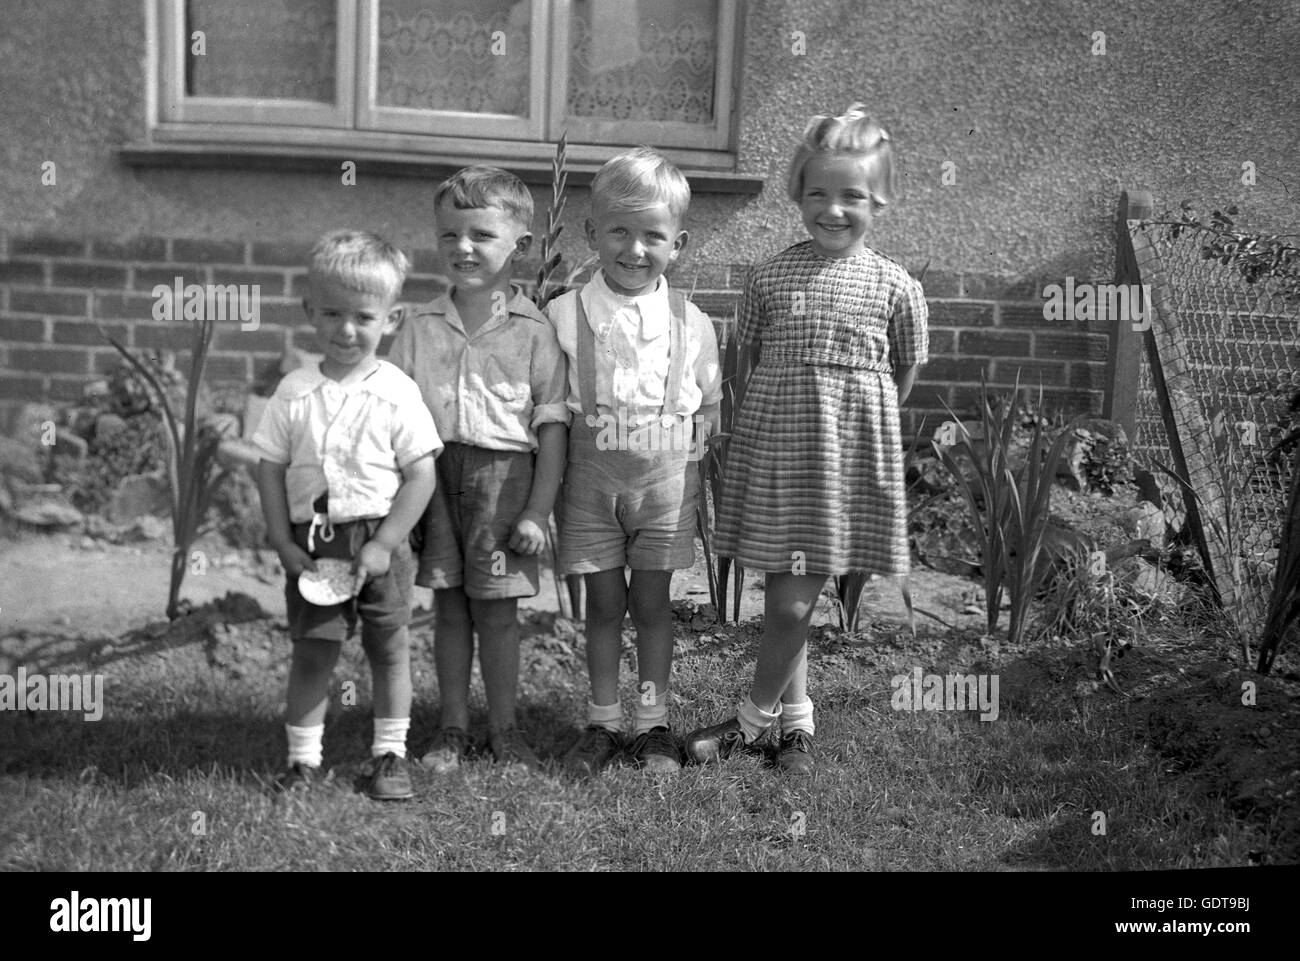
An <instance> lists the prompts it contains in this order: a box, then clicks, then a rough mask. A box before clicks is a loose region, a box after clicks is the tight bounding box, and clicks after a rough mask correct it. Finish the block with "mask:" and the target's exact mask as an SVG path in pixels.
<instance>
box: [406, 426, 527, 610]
mask: <svg viewBox="0 0 1300 961" xmlns="http://www.w3.org/2000/svg"><path fill="white" fill-rule="evenodd" d="M533 462H534V454H533V453H532V452H531V451H508V450H488V449H486V448H483V447H475V446H473V445H472V444H459V443H455V442H452V443H449V444H447V446H446V447H445V448H444V449H443V452H442V453H441V454H440V455H439V456H438V460H437V470H438V486H437V488H436V489H435V491H434V493H433V499H432V500H430V501H429V507H428V509H427V510H426V511H425V512H424V517H422V518H421V519H420V525H419V529H420V532H421V535H422V541H423V543H422V546H421V549H420V563H419V569H418V570H417V572H416V575H415V583H417V584H419V585H420V586H421V587H431V588H433V589H434V590H441V589H443V588H449V587H459V588H462V589H463V590H464V591H465V595H466V596H467V597H472V598H475V599H477V600H504V599H507V598H512V597H532V596H534V595H535V594H536V593H537V585H538V576H537V558H536V557H535V556H531V555H526V554H517V553H515V552H514V551H512V550H511V549H510V534H511V531H512V530H513V529H514V526H515V520H516V519H518V517H519V515H520V514H522V513H523V512H524V509H525V508H526V507H527V506H528V498H529V496H530V495H531V494H532V491H533Z"/></svg>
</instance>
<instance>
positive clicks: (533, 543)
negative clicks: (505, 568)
mask: <svg viewBox="0 0 1300 961" xmlns="http://www.w3.org/2000/svg"><path fill="white" fill-rule="evenodd" d="M544 547H546V518H545V517H543V516H542V515H541V514H539V513H538V512H537V511H524V512H523V513H522V514H520V515H519V517H518V519H517V520H516V521H515V528H514V530H513V531H512V532H511V534H510V549H511V550H512V551H514V552H515V553H516V554H526V555H528V556H534V555H537V554H540V553H541V552H542V549H543V548H544Z"/></svg>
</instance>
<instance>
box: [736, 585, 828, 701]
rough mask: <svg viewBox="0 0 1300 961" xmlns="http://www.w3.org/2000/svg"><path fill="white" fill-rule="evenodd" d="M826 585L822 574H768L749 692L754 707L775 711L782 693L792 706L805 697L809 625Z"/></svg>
mask: <svg viewBox="0 0 1300 961" xmlns="http://www.w3.org/2000/svg"><path fill="white" fill-rule="evenodd" d="M825 583H826V578H825V577H824V576H823V575H819V574H784V573H782V574H768V575H767V592H766V597H765V598H764V602H763V640H762V641H761V642H760V644H759V648H758V665H757V666H756V667H755V668H754V683H753V685H752V686H751V687H750V689H749V697H750V700H751V701H753V702H754V706H755V707H758V708H761V709H762V710H764V711H768V712H774V711H775V710H776V706H777V703H778V702H779V701H781V700H782V695H783V694H786V695H787V696H788V697H789V700H790V702H791V703H794V702H795V700H799V701H802V700H804V699H805V698H806V693H807V683H808V648H807V643H808V625H809V624H810V623H811V622H812V614H813V610H814V609H815V608H816V606H817V598H818V596H819V595H820V594H821V590H822V585H823V584H825ZM794 695H802V696H800V697H798V698H795V697H794Z"/></svg>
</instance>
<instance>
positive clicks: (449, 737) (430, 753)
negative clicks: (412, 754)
mask: <svg viewBox="0 0 1300 961" xmlns="http://www.w3.org/2000/svg"><path fill="white" fill-rule="evenodd" d="M467 753H469V735H468V734H466V733H465V732H464V731H463V730H461V729H460V728H458V727H445V728H438V733H437V734H435V735H434V736H433V743H432V744H430V745H429V748H428V750H427V751H425V753H424V756H423V757H422V758H420V764H421V766H422V767H426V768H428V769H429V770H430V771H432V772H433V773H434V774H450V773H451V772H452V771H455V770H458V769H459V768H460V762H461V761H463V760H465V755H466V754H467Z"/></svg>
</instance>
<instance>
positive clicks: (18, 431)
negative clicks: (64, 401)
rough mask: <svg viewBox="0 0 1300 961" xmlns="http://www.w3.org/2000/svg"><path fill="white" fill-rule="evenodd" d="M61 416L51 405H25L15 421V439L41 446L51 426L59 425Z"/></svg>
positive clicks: (19, 410) (20, 409)
mask: <svg viewBox="0 0 1300 961" xmlns="http://www.w3.org/2000/svg"><path fill="white" fill-rule="evenodd" d="M58 422H59V414H58V411H56V410H55V409H54V408H53V407H51V406H50V405H49V404H23V406H22V407H20V408H19V409H18V416H17V417H16V418H15V420H14V438H15V439H16V440H18V441H20V442H22V443H27V444H32V445H39V444H40V443H41V439H42V437H43V436H44V435H45V434H46V433H47V431H48V429H49V428H48V425H49V424H57V423H58Z"/></svg>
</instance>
